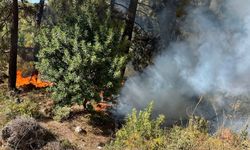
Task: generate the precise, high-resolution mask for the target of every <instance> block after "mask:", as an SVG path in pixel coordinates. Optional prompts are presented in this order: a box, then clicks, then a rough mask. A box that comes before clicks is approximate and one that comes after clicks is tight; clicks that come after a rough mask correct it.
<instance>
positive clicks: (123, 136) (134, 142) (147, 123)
mask: <svg viewBox="0 0 250 150" xmlns="http://www.w3.org/2000/svg"><path fill="white" fill-rule="evenodd" d="M152 106H153V105H152V103H151V104H150V105H149V106H148V107H147V108H146V109H145V110H144V111H140V112H139V114H137V111H136V110H133V112H132V114H131V115H129V116H128V118H127V120H126V123H125V125H124V126H123V127H122V128H121V129H120V130H119V131H118V132H117V133H116V139H115V141H112V142H111V143H110V144H109V145H107V146H106V149H140V150H144V149H150V150H151V149H152V150H153V149H160V148H163V147H164V144H165V141H166V138H165V136H164V133H165V130H164V129H161V128H160V126H161V124H162V123H163V121H164V118H165V117H164V116H163V115H160V116H159V117H158V118H157V119H156V120H151V112H152Z"/></svg>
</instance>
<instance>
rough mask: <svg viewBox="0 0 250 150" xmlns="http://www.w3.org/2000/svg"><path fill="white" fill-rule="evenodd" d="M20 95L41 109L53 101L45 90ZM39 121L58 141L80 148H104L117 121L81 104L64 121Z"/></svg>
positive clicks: (112, 133)
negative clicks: (77, 130)
mask: <svg viewBox="0 0 250 150" xmlns="http://www.w3.org/2000/svg"><path fill="white" fill-rule="evenodd" d="M5 87H7V86H1V88H2V89H3V88H5ZM4 91H7V90H4ZM0 92H3V90H0ZM18 95H19V97H20V99H26V98H28V99H31V100H34V101H35V102H36V103H38V104H39V107H40V109H44V108H46V107H48V106H50V104H51V101H52V100H51V99H50V98H49V94H48V93H47V92H46V91H45V90H37V89H32V90H29V91H27V90H24V91H21V93H19V94H18ZM2 107H4V106H2ZM0 117H1V116H0ZM0 119H1V118H0ZM37 121H38V122H39V124H40V125H41V126H42V127H44V128H46V129H48V130H49V131H50V132H52V133H53V134H54V135H55V137H56V140H57V141H68V142H69V143H70V144H72V145H74V146H75V147H77V149H79V150H100V149H103V147H104V146H105V144H106V143H107V142H109V141H110V140H111V138H112V136H113V135H114V131H115V126H114V124H115V123H114V121H113V120H112V118H111V117H110V115H109V114H107V113H106V112H94V113H93V112H92V113H91V114H90V113H89V112H87V111H84V110H83V108H82V107H80V106H78V107H75V108H72V113H71V115H70V117H69V118H68V119H66V120H64V121H62V122H58V121H54V120H53V119H52V118H51V117H42V118H39V119H37ZM77 127H78V128H81V129H82V131H81V132H80V133H78V132H76V131H75V130H76V128H77ZM0 142H1V141H0ZM0 145H3V147H2V149H5V148H4V143H0ZM0 149H1V148H0ZM55 150H57V149H55Z"/></svg>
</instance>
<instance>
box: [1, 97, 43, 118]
mask: <svg viewBox="0 0 250 150" xmlns="http://www.w3.org/2000/svg"><path fill="white" fill-rule="evenodd" d="M3 105H4V106H5V107H4V108H3V110H2V113H3V114H4V115H6V116H7V118H8V119H14V118H15V117H16V116H29V117H39V114H40V113H39V106H38V104H37V103H35V102H33V101H32V100H29V99H27V100H24V101H23V102H21V103H17V102H14V101H11V100H6V101H4V104H3Z"/></svg>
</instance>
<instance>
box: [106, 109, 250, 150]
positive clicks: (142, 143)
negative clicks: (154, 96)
mask: <svg viewBox="0 0 250 150" xmlns="http://www.w3.org/2000/svg"><path fill="white" fill-rule="evenodd" d="M151 111H152V104H150V105H149V107H148V108H146V109H145V110H144V111H141V112H140V113H139V114H138V115H137V112H136V111H135V110H133V112H132V114H131V115H130V116H128V118H127V120H126V123H125V125H124V126H123V127H122V128H121V129H120V130H118V131H117V133H116V137H115V140H114V141H111V143H109V144H108V145H106V147H105V148H106V149H108V150H117V149H133V150H134V149H135V150H146V149H150V150H151V149H157V150H158V149H159V150H165V149H167V150H190V149H192V150H211V149H213V150H221V149H227V150H235V149H237V150H238V149H239V150H241V149H249V148H250V142H249V139H247V138H246V136H247V134H248V133H247V131H246V129H244V130H243V131H242V133H241V134H236V133H233V131H231V130H229V129H227V130H224V131H223V130H221V129H219V130H218V131H217V132H218V133H217V134H214V135H211V134H210V133H209V132H208V122H207V121H206V120H204V119H203V118H201V117H196V116H195V117H191V118H190V120H189V124H188V126H186V127H183V126H174V127H171V128H168V129H161V128H160V126H161V123H163V120H164V117H163V116H160V117H158V118H157V119H156V120H151V119H150V116H151V115H150V114H151ZM225 131H229V132H225ZM223 134H224V135H223ZM223 136H224V137H223ZM225 137H226V139H225Z"/></svg>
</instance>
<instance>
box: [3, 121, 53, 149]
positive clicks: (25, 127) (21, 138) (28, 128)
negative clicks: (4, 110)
mask: <svg viewBox="0 0 250 150" xmlns="http://www.w3.org/2000/svg"><path fill="white" fill-rule="evenodd" d="M2 139H3V141H4V142H6V144H7V145H8V146H9V147H10V148H13V149H22V150H31V149H40V148H41V147H42V146H44V145H45V144H46V143H47V142H48V141H50V140H53V139H54V136H53V135H52V134H51V133H50V132H48V131H47V130H46V129H44V128H43V127H41V126H40V125H39V124H38V123H37V122H36V120H35V119H33V118H24V117H19V118H16V119H14V120H12V121H11V122H9V123H8V124H7V125H6V126H5V127H4V128H3V129H2Z"/></svg>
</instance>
